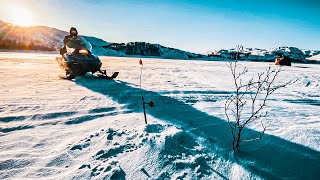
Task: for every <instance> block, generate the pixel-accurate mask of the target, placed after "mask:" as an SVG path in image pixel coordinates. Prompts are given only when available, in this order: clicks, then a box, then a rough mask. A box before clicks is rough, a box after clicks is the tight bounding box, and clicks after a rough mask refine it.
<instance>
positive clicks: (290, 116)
mask: <svg viewBox="0 0 320 180" xmlns="http://www.w3.org/2000/svg"><path fill="white" fill-rule="evenodd" d="M55 56H56V55H52V54H32V53H16V52H3V53H0V87H1V88H0V94H1V97H0V179H5V178H11V179H19V178H30V179H36V178H38V179H46V178H47V179H72V178H75V179H88V178H93V179H103V178H106V179H264V178H266V179H315V178H316V177H317V175H318V170H319V169H320V163H319V162H320V152H319V151H320V146H319V145H320V119H319V117H320V112H319V105H320V84H319V82H320V75H319V70H320V66H319V65H311V64H307V65H301V64H300V65H295V64H294V65H293V66H292V67H282V68H283V72H282V73H281V75H280V76H279V78H278V80H277V82H286V81H287V80H291V79H294V80H296V82H295V83H294V84H293V85H290V86H289V87H287V88H285V89H281V90H279V91H278V92H276V93H275V94H274V95H273V96H272V97H271V99H270V101H268V104H267V105H268V107H267V108H268V109H269V111H270V116H269V118H267V119H266V120H265V124H266V125H267V128H268V129H267V135H266V136H264V137H263V139H262V140H260V141H258V142H253V143H248V144H243V146H242V147H241V150H240V152H239V153H238V154H237V155H234V154H233V152H232V150H231V137H230V130H229V129H228V126H227V123H226V121H225V117H224V109H223V106H224V102H225V100H226V98H227V97H228V95H230V94H231V93H234V88H233V85H232V79H231V76H230V73H229V70H228V68H227V66H226V64H227V62H208V61H175V60H157V59H143V62H144V71H143V83H142V88H143V93H144V95H145V98H146V100H153V101H155V104H156V107H155V108H152V109H150V108H148V109H147V113H148V121H149V123H150V124H148V125H145V124H144V119H143V113H142V107H141V98H140V90H139V86H138V85H139V73H140V66H139V63H138V61H139V59H136V58H115V57H101V58H102V60H103V63H104V64H103V65H104V66H105V68H107V69H108V70H109V71H110V72H111V71H119V72H120V74H119V76H118V78H117V79H116V80H115V81H106V80H104V79H97V78H95V77H94V76H92V75H90V74H88V75H86V76H85V77H78V78H76V79H75V80H73V81H68V80H62V79H59V78H58V74H59V71H60V70H59V69H58V66H57V64H56V62H55V61H54V58H55ZM239 66H240V67H244V66H247V67H248V68H249V74H255V73H257V72H260V71H262V70H264V69H265V68H267V67H269V66H271V67H272V68H276V69H277V68H279V67H278V66H274V65H273V63H266V62H240V64H239ZM259 130H260V129H259V124H253V125H252V126H251V127H249V128H248V129H246V130H245V131H246V134H247V136H251V135H254V134H255V133H257V132H258V131H259Z"/></svg>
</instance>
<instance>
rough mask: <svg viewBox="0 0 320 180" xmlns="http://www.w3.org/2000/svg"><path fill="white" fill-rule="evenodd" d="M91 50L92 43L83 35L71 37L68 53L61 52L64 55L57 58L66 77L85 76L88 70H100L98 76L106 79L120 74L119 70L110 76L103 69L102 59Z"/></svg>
mask: <svg viewBox="0 0 320 180" xmlns="http://www.w3.org/2000/svg"><path fill="white" fill-rule="evenodd" d="M91 51H92V46H91V44H90V43H89V42H88V41H87V40H86V39H84V38H83V37H81V36H75V37H73V38H70V39H69V41H68V42H67V43H66V53H63V54H62V53H61V54H62V57H57V58H56V61H57V62H58V65H59V66H60V68H61V69H63V70H64V73H65V77H64V78H65V79H74V78H75V77H76V76H84V75H86V74H87V73H88V72H91V73H92V74H94V73H96V72H98V73H99V74H97V76H98V77H100V78H104V79H114V78H116V77H117V76H118V74H119V72H114V73H113V74H112V76H108V75H107V72H106V70H101V66H102V62H101V60H100V59H99V58H98V57H97V56H95V55H94V54H92V52H91Z"/></svg>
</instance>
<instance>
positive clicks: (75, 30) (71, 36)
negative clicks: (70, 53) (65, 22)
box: [60, 27, 78, 55]
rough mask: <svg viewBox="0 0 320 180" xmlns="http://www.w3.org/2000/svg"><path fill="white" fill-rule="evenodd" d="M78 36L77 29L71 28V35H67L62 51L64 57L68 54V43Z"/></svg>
mask: <svg viewBox="0 0 320 180" xmlns="http://www.w3.org/2000/svg"><path fill="white" fill-rule="evenodd" d="M76 36H78V31H77V29H76V28H75V27H71V28H70V31H69V35H66V36H65V37H64V39H63V45H64V46H63V47H62V48H61V49H60V54H61V55H63V54H64V53H66V52H67V48H66V43H67V42H68V41H69V39H71V38H74V37H76Z"/></svg>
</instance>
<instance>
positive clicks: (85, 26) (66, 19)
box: [0, 0, 320, 53]
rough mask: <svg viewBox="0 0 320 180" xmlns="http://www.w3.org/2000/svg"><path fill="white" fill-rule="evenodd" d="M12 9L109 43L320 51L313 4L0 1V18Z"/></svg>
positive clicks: (319, 20)
mask: <svg viewBox="0 0 320 180" xmlns="http://www.w3.org/2000/svg"><path fill="white" fill-rule="evenodd" d="M13 7H21V8H24V9H27V11H31V12H32V16H33V24H36V25H45V26H50V27H55V28H58V29H61V30H65V31H69V28H70V27H71V26H75V27H77V29H78V31H79V33H80V34H84V35H91V36H95V37H99V38H102V39H104V40H106V41H109V42H129V41H145V42H151V43H159V44H162V45H165V46H170V47H175V48H179V49H183V50H188V51H192V52H197V53H205V52H208V51H211V50H214V49H222V48H234V47H235V46H236V45H237V44H242V45H244V46H245V47H258V48H270V47H278V46H295V47H299V48H302V49H320V2H318V1H317V0H281V1H280V0H260V1H258V0H211V1H210V0H206V1H205V0H203V1H200V0H171V1H169V0H161V1H152V0H139V1H137V0H121V1H118V0H69V1H68V0H45V1H44V0H28V1H26V0H1V2H0V19H2V20H4V21H7V22H12V21H14V20H13V17H12V16H15V15H12V13H13V12H14V11H12V8H13Z"/></svg>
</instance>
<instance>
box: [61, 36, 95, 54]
mask: <svg viewBox="0 0 320 180" xmlns="http://www.w3.org/2000/svg"><path fill="white" fill-rule="evenodd" d="M66 47H67V52H70V53H72V52H73V51H74V50H76V49H77V50H80V49H86V50H89V51H91V50H92V46H91V44H90V43H89V42H88V41H87V40H86V39H84V38H83V37H80V36H76V37H74V38H71V39H69V41H68V42H67V43H66Z"/></svg>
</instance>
